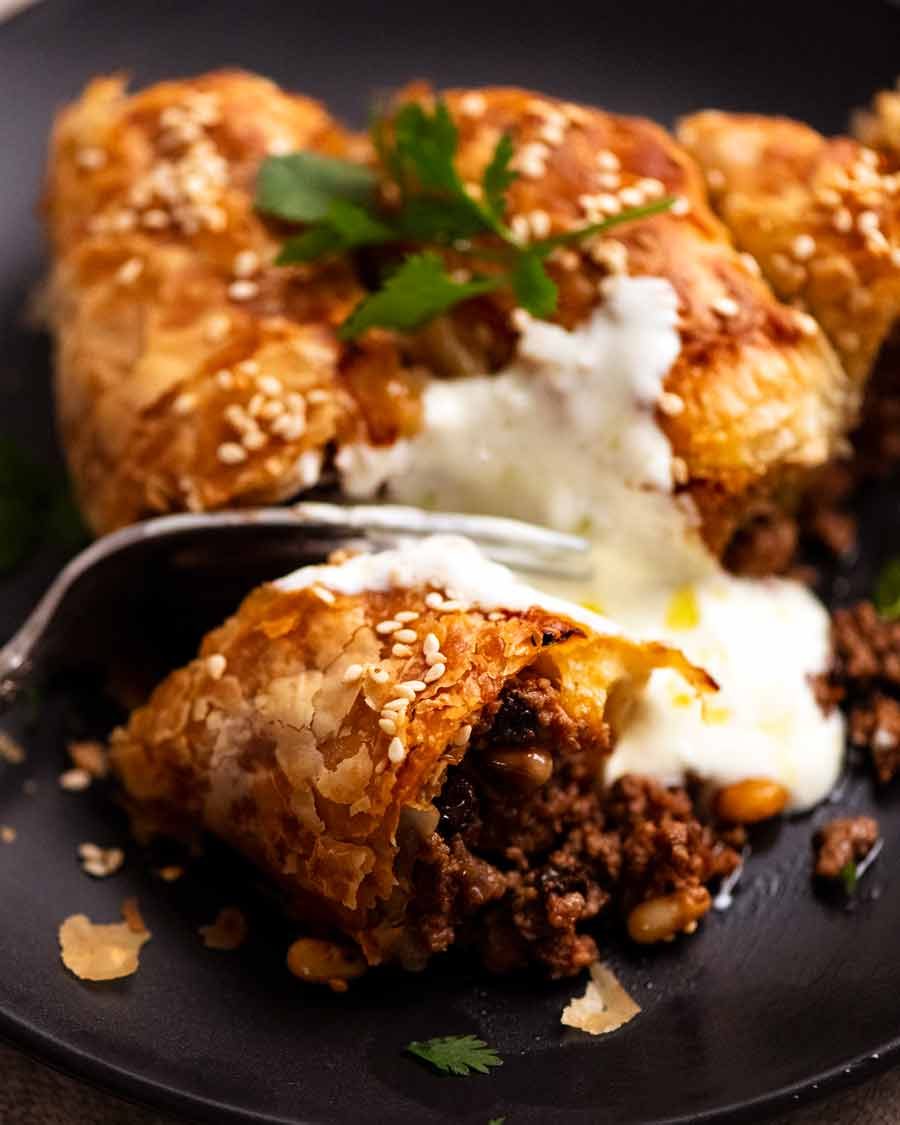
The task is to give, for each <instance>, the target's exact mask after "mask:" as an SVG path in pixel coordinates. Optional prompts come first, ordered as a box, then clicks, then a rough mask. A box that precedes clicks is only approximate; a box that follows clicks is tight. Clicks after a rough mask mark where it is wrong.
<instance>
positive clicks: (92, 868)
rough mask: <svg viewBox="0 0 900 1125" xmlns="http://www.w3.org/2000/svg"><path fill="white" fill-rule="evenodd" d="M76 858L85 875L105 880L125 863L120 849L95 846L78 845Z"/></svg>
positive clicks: (123, 854) (88, 844) (87, 844)
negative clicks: (79, 861)
mask: <svg viewBox="0 0 900 1125" xmlns="http://www.w3.org/2000/svg"><path fill="white" fill-rule="evenodd" d="M78 858H79V859H80V860H81V869H82V871H84V872H85V874H86V875H93V876H94V877H95V878H97V879H105V878H106V876H107V875H114V874H115V873H116V872H117V871H118V870H119V868H120V867H121V866H122V864H123V863H124V862H125V853H124V852H123V851H122V849H121V848H101V847H100V846H99V845H97V844H91V843H84V844H79V845H78Z"/></svg>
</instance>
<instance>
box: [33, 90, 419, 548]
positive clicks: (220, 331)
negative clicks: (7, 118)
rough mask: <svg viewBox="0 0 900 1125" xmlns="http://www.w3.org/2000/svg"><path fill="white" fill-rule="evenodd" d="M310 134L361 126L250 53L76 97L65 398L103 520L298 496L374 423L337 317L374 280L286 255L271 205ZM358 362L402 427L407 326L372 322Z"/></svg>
mask: <svg viewBox="0 0 900 1125" xmlns="http://www.w3.org/2000/svg"><path fill="white" fill-rule="evenodd" d="M303 149H308V150H312V151H315V152H318V153H322V154H325V155H334V156H341V157H347V156H353V155H355V154H356V153H358V151H359V142H358V141H356V140H354V139H353V138H352V137H351V136H350V135H348V134H347V133H345V132H344V131H343V130H342V129H341V128H340V127H339V126H338V125H337V124H336V123H335V122H334V121H333V120H332V118H331V117H330V116H329V115H328V114H327V113H326V111H325V110H324V109H323V108H322V107H321V106H320V105H319V104H318V103H316V102H314V101H311V100H310V99H308V98H304V97H299V96H293V95H288V94H285V93H283V92H281V91H280V90H279V89H278V88H277V87H276V86H275V85H274V84H272V83H271V82H268V81H266V80H265V79H262V78H257V77H254V76H251V75H247V74H242V73H239V72H222V73H215V74H210V75H207V76H204V77H201V78H197V79H192V80H189V81H183V82H167V83H162V84H160V85H158V86H154V87H151V88H150V89H148V90H145V91H143V92H141V93H139V94H135V95H133V96H128V95H127V93H126V91H125V84H124V81H123V80H122V79H120V78H105V79H98V80H96V81H94V82H92V83H91V84H90V85H89V86H88V88H87V89H86V91H85V92H84V94H83V95H82V97H81V98H80V99H79V101H77V102H76V103H75V104H73V105H71V106H69V107H68V108H67V109H65V110H64V111H63V112H62V113H61V114H60V115H59V118H58V119H57V122H56V126H55V129H54V133H53V138H52V143H51V151H50V158H49V170H48V177H47V187H46V194H45V213H46V220H47V227H48V230H49V234H50V238H51V242H52V246H53V251H54V270H53V277H52V287H51V298H52V299H51V320H52V327H53V329H54V332H55V336H56V343H57V375H56V391H57V410H58V418H59V425H60V429H61V433H62V438H63V442H64V445H65V448H66V452H67V454H68V458H69V464H70V467H71V470H72V474H73V477H74V479H75V482H76V486H77V489H78V496H79V500H80V503H81V505H82V508H83V510H84V511H85V514H86V515H87V517H88V519H89V521H90V523H91V525H92V526H93V527H94V529H95V530H96V531H108V530H110V529H111V528H114V527H117V526H119V525H121V524H125V523H128V522H131V521H133V520H135V519H138V518H140V517H142V516H146V515H151V514H154V513H158V512H161V511H167V510H172V509H179V508H181V509H184V508H187V509H193V510H201V509H206V508H215V507H221V506H224V505H228V504H235V503H254V502H256V503H258V502H264V501H275V500H279V499H282V498H284V497H286V496H289V495H290V494H291V493H293V492H296V491H297V490H298V489H300V488H302V487H304V486H308V485H309V484H310V483H315V480H316V479H317V475H318V470H319V466H320V461H321V453H322V451H323V450H324V449H325V448H326V447H327V445H328V444H329V443H330V442H332V441H334V440H335V438H336V436H337V434H338V432H339V431H348V432H354V431H355V430H356V429H358V428H360V427H362V430H363V432H364V433H365V432H366V421H365V414H366V410H365V409H361V408H360V405H359V404H358V403H357V401H356V399H355V398H354V396H353V394H352V393H351V392H352V386H351V385H350V384H348V383H347V382H346V381H345V380H344V377H343V374H342V372H341V370H340V369H341V363H342V360H343V358H344V357H343V354H342V349H341V348H340V346H339V344H338V341H337V338H336V334H335V331H334V329H335V326H336V325H337V324H339V323H340V322H341V321H342V320H343V319H344V317H345V316H346V315H347V313H348V312H349V311H350V309H351V308H352V307H353V305H354V304H355V303H356V301H357V300H358V299H359V297H360V295H361V289H360V287H359V284H358V282H357V280H356V278H355V276H354V273H353V270H352V269H351V267H350V266H349V264H347V263H345V262H329V263H326V264H323V265H321V266H315V267H307V268H291V269H283V268H278V269H276V268H275V267H273V266H272V265H271V262H272V260H273V258H274V256H275V254H276V253H277V250H278V247H279V246H280V243H281V241H282V236H281V235H280V234H279V233H278V232H277V231H276V230H274V229H273V228H272V227H271V226H270V225H268V224H267V223H265V222H264V221H263V220H262V219H261V218H260V216H259V215H257V213H256V212H255V211H254V209H253V203H252V200H253V190H254V183H255V177H256V171H257V168H258V166H259V163H260V161H261V160H262V159H263V158H264V157H265V156H266V155H267V154H269V153H272V152H289V151H295V150H303ZM354 362H355V365H356V368H357V371H358V369H359V368H360V367H363V368H365V369H366V372H367V375H368V378H367V380H366V385H367V386H368V388H369V389H368V396H369V399H370V400H372V399H378V398H379V397H380V399H381V400H382V403H384V402H385V401H386V402H387V403H388V406H386V407H385V406H383V407H382V411H381V413H382V415H385V414H386V417H382V418H381V419H380V425H381V430H382V431H383V432H382V439H383V436H384V433H387V434H388V435H389V436H396V427H399V428H400V429H402V426H403V421H402V415H403V412H404V408H405V405H406V403H407V395H406V393H405V390H404V387H403V386H402V385H401V383H402V378H403V376H402V373H397V372H396V370H395V369H396V367H397V359H396V354H395V351H394V349H393V346H392V345H391V344H390V342H389V341H388V340H387V339H386V338H385V337H383V336H373V338H372V339H371V340H370V341H368V342H367V346H366V348H365V349H363V350H362V352H359V353H357V354H356V356H355V360H354ZM395 376H396V378H395ZM389 380H394V381H395V382H396V383H397V387H398V388H399V393H397V394H394V395H393V397H391V398H390V399H388V396H387V395H386V394H385V393H384V387H385V386H386V383H387V382H388V381H389ZM412 397H413V398H414V396H412ZM363 405H364V406H365V404H363Z"/></svg>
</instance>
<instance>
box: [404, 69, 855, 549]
mask: <svg viewBox="0 0 900 1125" xmlns="http://www.w3.org/2000/svg"><path fill="white" fill-rule="evenodd" d="M405 97H407V98H414V99H419V100H422V99H424V100H426V101H428V100H430V99H431V98H432V95H431V94H430V92H429V91H428V90H427V88H426V89H423V88H422V87H412V88H411V89H410V91H409V92H408V93H407V94H406V95H405ZM445 98H446V101H447V104H448V106H449V108H450V110H451V113H452V115H453V118H454V121H455V123H456V125H457V127H458V129H459V133H460V148H459V158H458V167H459V170H460V172H461V174H462V177H463V179H464V180H465V181H466V182H469V183H475V184H477V183H478V182H479V180H480V177H481V173H482V172H483V170H484V168H485V165H486V164H487V162H488V160H489V159H490V156H491V154H492V152H493V149H494V146H495V145H496V143H497V140H498V139H499V137H500V136H501V135H502V134H503V133H504V132H506V133H509V134H510V135H511V136H512V139H513V142H514V147H515V152H516V157H515V160H514V167H515V168H516V169H517V170H518V172H519V178H518V179H517V180H516V181H515V182H514V183H513V185H512V187H511V189H510V191H509V194H508V199H509V202H510V215H509V216H508V222H509V225H510V226H511V227H512V229H513V230H514V231H515V232H516V233H517V234H519V236H520V238H521V239H522V240H523V241H528V240H534V239H541V238H544V237H546V236H547V235H552V234H557V233H560V232H562V231H565V230H568V229H571V228H573V227H576V226H580V225H584V224H585V223H587V222H589V221H596V220H600V219H603V218H606V217H609V216H612V215H615V214H617V213H618V212H619V211H621V210H623V209H625V208H629V207H634V206H640V205H641V204H644V203H648V202H652V201H655V200H658V199H660V198H661V197H663V196H666V195H670V196H675V197H677V203H676V206H675V207H674V208H673V210H672V212H670V213H668V214H662V215H657V216H655V217H651V218H647V219H643V220H640V221H636V222H633V223H630V224H628V225H626V226H622V227H620V228H616V229H615V230H613V231H611V232H610V234H609V235H608V236H606V237H601V236H598V237H596V238H594V239H593V240H592V241H591V242H590V243H589V244H587V245H586V246H585V245H583V244H574V245H572V246H570V247H568V248H566V249H564V250H561V251H559V252H557V254H556V255H555V256H554V257H553V258H552V259H551V262H550V268H551V272H552V275H553V278H554V280H555V281H556V283H557V285H558V286H559V293H560V296H559V307H558V313H557V316H556V320H557V321H558V323H560V324H562V325H563V326H565V327H566V328H568V329H572V328H575V327H576V326H578V325H579V324H581V323H583V322H584V321H585V319H586V318H587V317H588V316H589V315H590V313H591V311H592V309H595V308H596V307H597V306H598V305H599V304H601V303H602V302H603V300H604V279H607V278H609V277H611V276H612V277H616V276H621V275H630V276H632V277H659V278H663V279H665V280H666V281H668V282H669V283H670V284H671V286H672V287H673V288H674V290H675V293H676V295H677V300H678V310H679V320H678V328H679V332H680V336H681V349H680V353H679V354H678V356H677V359H676V360H675V362H674V364H673V365H672V367H671V369H670V371H669V373H668V375H667V377H666V379H665V385H664V389H665V392H666V393H665V394H664V395H663V396H662V397H661V399H660V402H659V405H658V407H657V411H656V415H657V420H658V423H659V425H660V426H661V428H662V430H663V432H664V433H665V434H666V436H667V437H668V439H669V441H670V442H671V445H672V449H673V452H674V455H675V460H674V462H673V464H674V466H675V469H676V473H677V479H676V482H675V483H676V484H677V486H678V488H679V490H680V491H686V492H687V493H689V494H690V496H691V497H692V498H693V499H694V500H695V502H696V504H697V507H698V508H699V511H700V516H701V520H702V524H703V533H704V536H705V538H706V540H707V542H708V543H709V545H710V546H711V547H712V548H713V549H714V551H716V552H720V551H721V550H722V548H723V547H724V545H725V544H726V542H727V541H728V539H729V537H730V536H731V534H732V532H733V530H734V528H735V526H736V525H737V524H739V523H740V522H741V521H742V520H744V519H745V518H747V516H748V515H749V514H750V512H751V510H752V509H753V507H754V506H755V505H756V503H757V502H758V501H760V500H763V499H764V498H768V497H770V496H772V494H777V493H779V492H780V491H782V490H784V488H785V486H786V485H789V484H792V483H793V482H794V481H795V479H796V478H797V477H798V476H802V475H803V474H804V473H805V472H806V471H807V470H808V469H810V468H811V467H814V466H817V465H820V464H821V463H822V462H823V461H826V460H827V459H829V457H831V456H832V454H833V453H834V451H835V449H836V447H837V445H838V444H839V440H840V436H841V434H842V433H843V432H844V431H845V430H846V428H847V427H848V425H849V424H850V423H851V421H852V419H853V418H854V416H855V410H856V395H855V393H854V390H853V388H852V387H851V385H850V383H849V381H848V379H847V377H846V375H845V374H844V372H843V370H842V369H841V366H840V363H839V362H838V360H837V358H836V356H835V355H834V353H833V351H832V349H831V348H830V346H829V345H828V343H827V341H826V340H825V339H824V338H823V336H822V334H821V333H820V332H819V330H818V327H817V325H816V324H815V322H814V321H813V320H812V319H811V318H809V317H808V316H803V315H800V314H798V313H797V312H795V311H794V310H793V309H790V308H787V307H786V306H785V305H783V304H781V303H780V302H779V301H778V300H777V299H776V298H775V297H774V296H773V294H772V292H771V290H770V289H769V287H768V285H767V283H766V282H765V281H763V280H762V279H761V278H760V277H759V275H758V269H757V267H756V264H755V262H754V261H753V260H752V258H750V257H749V256H747V255H742V254H739V253H738V252H737V251H736V250H735V249H734V248H733V246H732V244H731V241H730V239H729V236H728V234H727V232H726V230H725V229H724V227H723V226H722V225H721V224H720V222H719V221H718V220H717V219H716V218H715V217H714V215H713V214H712V212H711V211H710V209H709V207H708V205H707V196H706V189H705V186H704V183H703V178H702V175H701V173H700V171H699V169H698V168H697V167H696V165H695V164H694V162H693V161H692V160H691V158H690V157H689V156H688V155H687V153H686V152H685V151H684V150H683V149H682V148H681V147H680V146H679V145H678V144H676V143H675V141H674V140H673V139H672V137H671V136H670V135H669V134H667V133H666V132H665V130H663V129H662V128H660V127H659V126H657V125H655V124H653V123H652V122H650V121H647V120H644V119H640V118H627V117H618V116H614V115H612V114H609V113H605V112H603V111H601V110H597V109H589V108H586V107H584V106H580V105H575V104H572V103H569V102H562V101H558V100H556V99H553V98H548V97H543V96H541V95H537V94H534V93H530V92H528V91H525V90H519V89H503V88H488V89H481V90H454V91H450V92H449V93H447V94H446V95H445ZM498 304H499V305H500V306H501V308H503V302H502V301H499V300H497V299H494V298H490V299H486V300H482V301H481V302H477V303H475V304H472V303H470V304H469V305H467V306H463V307H461V308H459V309H458V310H457V311H456V312H455V313H454V314H453V316H452V317H451V318H449V320H450V325H449V331H448V326H447V324H446V323H445V324H444V325H442V328H443V331H442V332H441V333H440V334H438V333H437V332H436V330H435V326H432V328H431V330H430V331H429V332H428V333H427V334H426V335H427V337H428V338H427V339H426V340H425V351H424V357H425V359H426V362H430V363H431V365H432V366H433V367H437V368H440V367H441V366H442V365H444V364H445V363H446V365H448V366H449V367H450V368H451V370H453V369H454V368H456V371H457V373H458V372H459V370H460V369H461V370H462V371H463V373H472V371H474V370H477V369H478V366H479V363H480V364H481V365H482V367H481V369H482V370H484V363H485V362H488V363H490V362H493V363H494V365H495V367H496V366H497V365H498V356H503V355H504V344H505V345H506V347H507V349H509V348H512V347H514V342H510V341H504V339H503V329H502V328H498V320H497V316H496V308H497V305H498ZM484 310H494V313H493V315H492V314H491V312H489V311H488V312H486V311H484ZM505 311H508V308H506V309H505ZM500 323H501V324H502V321H501V322H500ZM479 329H480V334H479ZM507 331H508V329H507ZM473 353H474V356H475V359H474V361H473V360H472V359H471V356H472V354H473ZM420 354H422V353H420ZM460 354H462V359H460V358H459V357H460ZM448 355H449V357H450V359H449V362H447V357H448ZM507 355H508V351H507Z"/></svg>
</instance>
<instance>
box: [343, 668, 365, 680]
mask: <svg viewBox="0 0 900 1125" xmlns="http://www.w3.org/2000/svg"><path fill="white" fill-rule="evenodd" d="M364 671H365V669H364V668H363V666H362V664H348V665H347V667H346V668H345V669H344V675H343V677H342V682H343V683H345V684H356V683H359V681H360V680H361V679H362V677H363V672H364Z"/></svg>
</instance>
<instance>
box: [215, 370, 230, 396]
mask: <svg viewBox="0 0 900 1125" xmlns="http://www.w3.org/2000/svg"><path fill="white" fill-rule="evenodd" d="M216 382H217V383H218V384H219V386H220V387H221V388H222V390H223V391H230V390H231V388H232V387H233V386H234V375H232V373H231V372H230V371H228V370H227V369H224V368H223V370H222V371H217V372H216Z"/></svg>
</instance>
